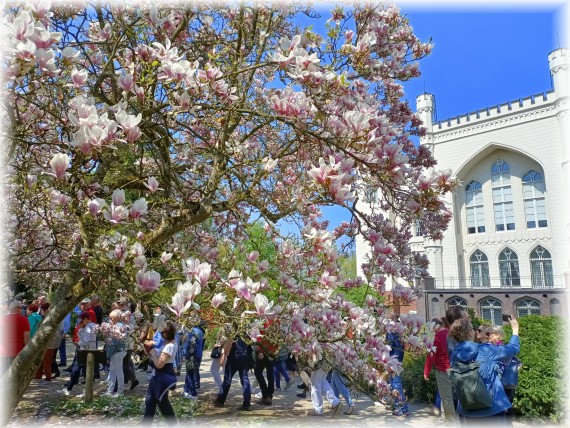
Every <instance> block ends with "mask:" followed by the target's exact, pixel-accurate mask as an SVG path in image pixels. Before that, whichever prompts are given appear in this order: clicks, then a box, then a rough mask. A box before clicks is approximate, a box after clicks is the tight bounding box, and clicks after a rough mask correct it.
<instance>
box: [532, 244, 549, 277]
mask: <svg viewBox="0 0 570 428" xmlns="http://www.w3.org/2000/svg"><path fill="white" fill-rule="evenodd" d="M530 280H531V283H532V286H533V287H535V288H543V287H553V286H554V278H553V276H552V258H551V257H550V253H549V252H548V251H547V250H545V249H544V248H542V247H541V246H540V245H539V246H538V247H536V248H535V249H534V250H532V252H531V253H530Z"/></svg>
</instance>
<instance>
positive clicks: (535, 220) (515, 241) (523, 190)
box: [356, 49, 570, 324]
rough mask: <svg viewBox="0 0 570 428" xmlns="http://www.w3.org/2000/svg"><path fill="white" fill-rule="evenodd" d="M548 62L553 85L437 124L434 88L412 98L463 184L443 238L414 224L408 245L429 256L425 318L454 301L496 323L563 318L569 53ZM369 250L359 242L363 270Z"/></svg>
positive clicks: (569, 176)
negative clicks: (526, 318) (531, 317)
mask: <svg viewBox="0 0 570 428" xmlns="http://www.w3.org/2000/svg"><path fill="white" fill-rule="evenodd" d="M548 63H549V67H550V73H551V77H552V90H551V91H549V92H546V93H544V94H538V95H532V96H528V97H526V98H523V99H520V100H515V101H509V102H506V103H504V104H501V105H497V106H492V107H488V108H485V109H483V110H478V111H475V112H473V113H468V114H464V115H461V116H457V117H454V118H450V119H446V120H442V121H438V122H434V117H435V99H434V95H432V94H427V93H425V94H422V95H420V96H418V97H417V112H418V114H419V115H420V117H421V119H422V121H423V123H424V126H425V127H426V128H427V133H426V135H425V137H423V138H421V140H420V144H425V145H428V146H429V148H430V149H431V150H432V153H433V155H434V157H435V158H436V160H437V162H438V165H437V168H438V169H450V170H451V171H452V172H453V176H454V177H455V178H457V179H458V180H459V181H460V182H461V183H462V185H461V186H458V187H457V188H456V189H455V190H454V191H453V192H452V193H451V194H449V195H448V197H447V199H446V203H447V204H448V206H449V207H451V209H452V212H453V219H452V221H451V223H450V226H449V228H448V230H447V231H446V232H445V234H444V237H443V239H442V240H441V241H435V242H434V241H431V240H428V239H425V238H424V237H423V236H422V233H421V227H418V228H416V230H415V231H414V232H415V233H414V236H415V237H414V238H413V239H412V242H411V243H412V246H413V249H414V250H415V251H420V252H424V253H425V254H426V255H427V256H428V258H429V260H430V267H429V272H430V275H431V277H432V278H428V280H424V281H422V283H423V284H422V285H423V288H424V291H425V292H424V295H423V296H422V298H420V299H419V301H418V302H417V312H418V314H421V315H424V316H425V318H426V319H430V318H431V317H434V316H442V315H443V314H444V313H445V310H446V309H447V307H448V306H450V305H455V304H460V305H463V306H468V307H471V308H474V309H475V311H476V314H477V316H479V317H482V318H485V319H487V320H489V321H490V322H492V323H495V324H502V321H501V318H502V314H514V315H515V316H517V317H520V316H524V315H528V314H543V315H548V314H559V315H563V316H567V310H568V309H567V308H568V305H567V298H566V290H567V289H568V287H569V286H570V140H569V138H570V126H569V125H570V123H569V120H570V117H569V115H568V110H569V95H570V88H569V83H568V82H569V76H570V70H569V66H570V51H569V50H567V49H558V50H555V51H553V52H552V53H550V55H548ZM361 203H362V204H364V203H363V202H359V204H361ZM367 252H368V247H367V245H366V244H365V243H364V242H363V241H362V240H357V244H356V258H357V266H358V274H359V275H361V276H363V275H362V271H361V268H360V266H361V264H362V263H363V262H364V260H365V256H366V254H367Z"/></svg>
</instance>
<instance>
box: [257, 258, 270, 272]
mask: <svg viewBox="0 0 570 428" xmlns="http://www.w3.org/2000/svg"><path fill="white" fill-rule="evenodd" d="M257 268H258V269H259V271H260V272H265V271H266V270H267V269H269V262H268V261H267V260H262V261H260V262H259V263H258V265H257Z"/></svg>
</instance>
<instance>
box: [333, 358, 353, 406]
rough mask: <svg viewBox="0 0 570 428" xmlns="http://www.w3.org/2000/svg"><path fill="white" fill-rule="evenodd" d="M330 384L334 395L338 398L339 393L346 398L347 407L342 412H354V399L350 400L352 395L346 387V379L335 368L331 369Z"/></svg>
mask: <svg viewBox="0 0 570 428" xmlns="http://www.w3.org/2000/svg"><path fill="white" fill-rule="evenodd" d="M330 384H331V387H332V389H333V392H334V395H336V396H337V397H339V398H340V395H339V394H341V395H342V396H343V397H344V399H345V400H346V404H347V405H348V409H347V410H346V412H344V414H345V415H351V414H352V413H353V412H354V401H352V397H351V396H350V391H349V390H348V388H347V387H346V379H345V378H344V376H342V374H341V373H340V372H339V371H338V370H336V369H333V370H332V374H331V380H330Z"/></svg>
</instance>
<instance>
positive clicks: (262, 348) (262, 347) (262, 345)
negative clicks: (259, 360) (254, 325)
mask: <svg viewBox="0 0 570 428" xmlns="http://www.w3.org/2000/svg"><path fill="white" fill-rule="evenodd" d="M271 324H273V320H268V321H266V322H265V324H263V329H262V330H261V331H260V333H261V334H264V333H265V329H267V328H268V327H269V326H270V325H271ZM257 343H258V344H259V351H258V352H263V354H265V355H267V356H272V357H274V356H275V355H276V354H277V350H278V349H279V346H277V345H275V344H273V343H271V342H270V341H269V340H267V339H266V338H265V336H261V337H258V338H257Z"/></svg>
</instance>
